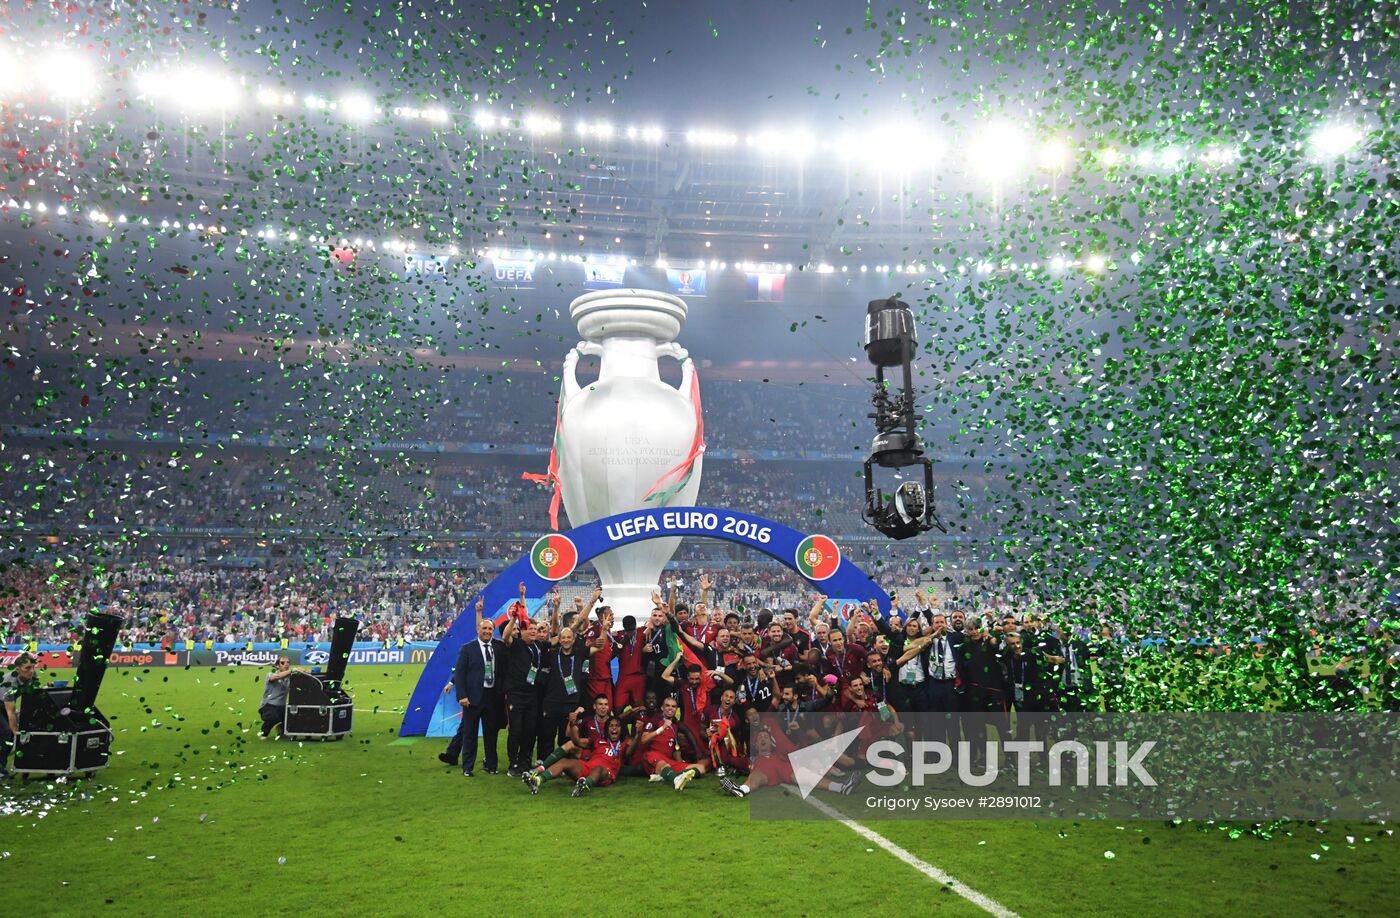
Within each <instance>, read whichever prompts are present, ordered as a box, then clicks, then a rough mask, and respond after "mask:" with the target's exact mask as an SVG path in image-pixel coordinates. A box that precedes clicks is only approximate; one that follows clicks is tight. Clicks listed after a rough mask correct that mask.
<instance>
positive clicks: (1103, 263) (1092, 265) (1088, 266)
mask: <svg viewBox="0 0 1400 918" xmlns="http://www.w3.org/2000/svg"><path fill="white" fill-rule="evenodd" d="M1084 268H1085V270H1087V271H1090V272H1092V273H1094V274H1102V273H1103V272H1104V270H1105V269H1107V268H1108V259H1107V258H1105V257H1104V256H1102V255H1100V254H1098V253H1097V252H1096V253H1094V254H1093V255H1090V256H1089V257H1088V258H1086V259H1084Z"/></svg>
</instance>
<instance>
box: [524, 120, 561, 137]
mask: <svg viewBox="0 0 1400 918" xmlns="http://www.w3.org/2000/svg"><path fill="white" fill-rule="evenodd" d="M561 127H562V125H560V123H559V121H558V120H557V119H555V118H550V117H548V116H546V115H530V116H529V117H528V118H526V119H525V130H527V131H529V132H530V133H531V134H557V133H559V130H560V128H561Z"/></svg>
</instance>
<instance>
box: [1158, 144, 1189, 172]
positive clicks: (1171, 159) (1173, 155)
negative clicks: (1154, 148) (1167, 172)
mask: <svg viewBox="0 0 1400 918" xmlns="http://www.w3.org/2000/svg"><path fill="white" fill-rule="evenodd" d="M1185 162H1186V151H1185V150H1183V149H1182V148H1181V147H1167V148H1166V149H1165V150H1163V151H1162V152H1161V153H1159V154H1157V163H1158V165H1160V166H1161V167H1162V168H1163V169H1178V168H1180V167H1181V166H1182V164H1183V163H1185Z"/></svg>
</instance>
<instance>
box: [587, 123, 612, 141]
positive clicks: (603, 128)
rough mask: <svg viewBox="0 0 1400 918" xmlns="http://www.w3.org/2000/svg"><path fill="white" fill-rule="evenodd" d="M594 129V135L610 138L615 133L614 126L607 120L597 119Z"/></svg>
mask: <svg viewBox="0 0 1400 918" xmlns="http://www.w3.org/2000/svg"><path fill="white" fill-rule="evenodd" d="M592 131H593V136H594V137H598V138H601V139H603V140H608V139H609V138H611V137H612V135H613V126H612V125H611V124H609V123H608V122H606V121H597V122H594V124H593V127H592Z"/></svg>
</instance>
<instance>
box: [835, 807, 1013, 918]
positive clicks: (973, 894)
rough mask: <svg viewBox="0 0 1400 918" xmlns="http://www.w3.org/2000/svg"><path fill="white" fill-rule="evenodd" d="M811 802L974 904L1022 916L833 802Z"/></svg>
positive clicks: (1002, 916)
mask: <svg viewBox="0 0 1400 918" xmlns="http://www.w3.org/2000/svg"><path fill="white" fill-rule="evenodd" d="M807 803H809V804H811V805H812V806H814V807H816V808H817V809H818V810H820V811H821V812H822V813H823V814H824V815H826V816H828V817H829V818H831V819H835V820H836V821H837V822H839V823H841V824H842V825H844V826H845V827H846V828H848V829H850V830H851V831H852V832H854V833H856V834H857V835H859V836H860V837H861V838H863V839H865V840H866V841H868V842H872V843H873V844H876V845H879V846H880V847H881V848H883V849H884V850H885V851H887V852H889V853H890V854H893V855H894V856H895V857H897V858H899V859H900V860H901V861H903V862H904V863H906V864H908V865H909V866H910V867H913V868H914V869H915V870H917V871H919V873H922V874H923V875H924V876H926V877H928V878H929V879H930V880H934V881H936V882H938V883H941V884H943V885H944V886H946V887H947V888H948V889H950V890H952V891H953V892H955V893H957V894H958V895H959V896H962V897H963V898H964V899H966V900H967V901H969V902H971V903H972V904H973V905H975V906H977V907H978V908H980V909H982V910H983V911H984V912H988V913H990V914H992V915H996V916H997V918H1019V916H1018V915H1017V914H1016V913H1015V912H1013V911H1012V910H1011V909H1009V908H1007V907H1006V906H1004V905H1002V904H1001V903H1000V902H998V901H996V900H995V899H993V898H991V897H990V896H986V895H983V894H982V893H980V892H978V891H977V890H975V889H973V888H972V887H970V886H968V885H967V884H966V883H962V882H960V881H959V880H958V879H957V878H956V877H953V876H951V875H950V874H947V873H944V872H943V871H942V870H939V869H938V868H937V867H935V866H933V865H932V864H930V863H929V862H928V861H926V860H924V859H923V858H920V857H916V856H915V855H913V854H910V853H909V852H908V851H906V850H904V849H903V848H901V847H900V846H899V845H896V844H895V843H894V842H892V841H890V840H889V839H888V838H886V837H885V836H883V835H881V834H880V833H879V832H876V831H874V830H873V829H867V828H866V827H865V826H863V825H861V824H860V823H858V822H856V821H855V820H854V819H852V818H851V817H849V816H847V815H846V814H845V813H842V812H840V811H838V810H836V809H833V808H832V807H831V806H829V805H828V804H826V803H824V802H822V801H821V800H818V799H817V798H816V797H808V798H807Z"/></svg>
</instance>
